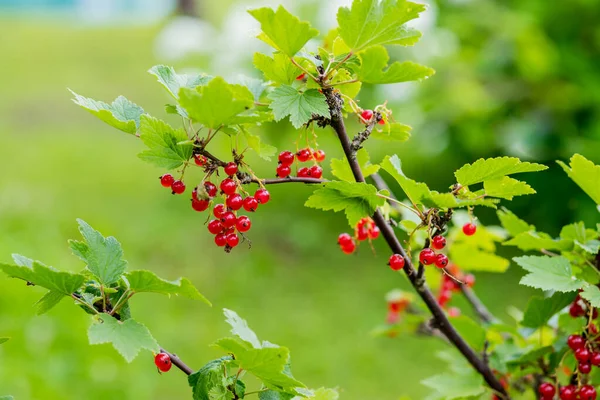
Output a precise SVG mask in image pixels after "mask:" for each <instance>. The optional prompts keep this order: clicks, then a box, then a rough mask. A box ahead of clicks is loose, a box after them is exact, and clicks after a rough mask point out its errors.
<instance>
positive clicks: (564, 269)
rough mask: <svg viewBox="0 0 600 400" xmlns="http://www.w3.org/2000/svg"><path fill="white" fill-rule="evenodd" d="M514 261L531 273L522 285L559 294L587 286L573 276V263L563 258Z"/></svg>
mask: <svg viewBox="0 0 600 400" xmlns="http://www.w3.org/2000/svg"><path fill="white" fill-rule="evenodd" d="M513 260H514V261H515V262H516V263H517V264H519V265H520V266H521V267H522V268H523V269H524V270H526V271H527V272H529V274H527V275H525V276H524V277H523V278H521V282H519V283H520V284H521V285H526V286H531V287H534V288H538V289H542V290H554V291H557V292H572V291H575V290H577V289H581V288H582V287H584V286H585V285H586V283H585V282H584V281H582V280H580V279H577V278H576V277H575V276H574V275H573V271H572V269H571V263H569V260H567V259H566V258H564V257H562V256H561V257H549V256H523V257H515V258H513Z"/></svg>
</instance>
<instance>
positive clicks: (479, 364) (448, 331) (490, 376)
mask: <svg viewBox="0 0 600 400" xmlns="http://www.w3.org/2000/svg"><path fill="white" fill-rule="evenodd" d="M323 94H325V97H326V99H327V103H328V105H329V110H330V113H331V122H330V125H331V127H332V128H333V129H334V131H335V132H336V134H337V136H338V139H339V141H340V144H341V145H342V149H343V150H344V154H345V156H346V158H347V160H348V162H349V163H350V169H351V170H352V174H353V175H354V179H355V180H356V181H357V182H365V178H364V176H363V173H362V170H361V169H360V166H359V165H358V162H357V161H356V158H355V157H354V155H353V153H352V145H351V144H350V140H349V139H348V134H347V132H346V126H345V124H344V120H343V116H342V113H341V105H342V104H341V99H340V98H339V97H338V96H336V94H335V93H334V92H333V90H332V89H331V88H326V89H323ZM372 218H373V220H374V221H375V224H377V227H378V228H379V230H380V231H381V234H382V236H383V237H384V238H385V240H386V242H387V243H388V245H389V247H390V248H391V250H392V251H393V252H394V253H397V254H400V255H402V256H403V257H404V258H405V260H406V264H405V266H404V269H403V271H404V273H405V274H406V276H407V277H408V279H409V281H410V283H411V284H412V285H413V287H414V288H415V289H416V291H417V293H418V294H419V296H420V297H421V299H422V300H423V302H424V303H425V305H426V306H427V308H428V309H429V311H430V312H431V314H432V315H433V318H434V319H435V323H436V327H437V328H438V329H439V330H440V331H441V332H443V333H444V335H445V336H446V337H447V338H448V340H449V341H450V342H451V343H452V344H453V345H454V346H455V347H456V348H457V349H458V350H459V351H460V352H461V353H462V355H463V356H464V357H465V358H466V359H467V361H468V362H469V363H470V364H471V365H472V366H473V368H475V370H477V371H478V372H479V373H480V374H481V375H482V376H483V378H484V379H485V381H486V382H487V384H488V385H489V386H490V387H491V388H492V389H493V390H495V391H496V392H498V393H499V394H500V395H501V396H502V397H504V398H505V399H508V398H509V397H508V394H507V393H506V390H505V389H504V387H503V386H502V384H501V383H500V381H499V380H498V379H497V378H496V376H495V375H494V373H493V372H492V370H491V369H490V368H489V366H488V365H486V363H484V362H483V360H482V359H481V358H480V357H479V356H478V355H477V353H475V351H474V350H473V349H472V348H471V347H470V346H469V345H468V344H467V343H466V342H465V340H464V339H463V338H462V336H460V335H459V333H458V332H457V331H456V329H454V327H453V326H452V324H451V323H450V321H449V320H448V317H447V316H446V314H445V313H444V311H443V310H442V308H441V307H440V306H439V304H438V303H437V300H436V299H435V297H434V296H433V294H432V293H431V291H430V290H429V288H428V287H427V285H426V284H425V282H422V281H418V280H417V273H416V271H415V268H414V266H413V264H412V261H411V258H410V257H409V255H408V254H406V252H405V250H404V248H403V247H402V245H401V244H400V241H399V240H398V238H397V237H396V234H395V233H394V231H393V229H392V227H391V226H390V225H389V224H388V223H387V222H386V220H385V218H384V217H383V215H382V214H381V212H380V211H379V210H377V211H376V212H375V214H374V215H373V217H372Z"/></svg>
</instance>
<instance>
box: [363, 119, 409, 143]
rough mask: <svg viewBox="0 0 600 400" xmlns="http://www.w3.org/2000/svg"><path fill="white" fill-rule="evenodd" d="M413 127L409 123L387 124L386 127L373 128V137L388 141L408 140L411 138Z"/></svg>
mask: <svg viewBox="0 0 600 400" xmlns="http://www.w3.org/2000/svg"><path fill="white" fill-rule="evenodd" d="M411 130H412V128H411V127H410V126H408V125H404V124H399V123H393V124H386V126H385V128H384V129H381V130H379V129H373V131H372V132H371V137H372V138H373V139H377V140H385V141H388V142H406V141H407V140H408V139H410V131H411Z"/></svg>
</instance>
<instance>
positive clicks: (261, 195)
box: [254, 188, 271, 204]
mask: <svg viewBox="0 0 600 400" xmlns="http://www.w3.org/2000/svg"><path fill="white" fill-rule="evenodd" d="M254 198H255V199H256V201H258V202H259V203H260V204H267V203H268V202H269V200H270V199H271V194H270V193H269V191H268V190H267V189H263V188H260V189H258V190H257V191H256V192H255V193H254Z"/></svg>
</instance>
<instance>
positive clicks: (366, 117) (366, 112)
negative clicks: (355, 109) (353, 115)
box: [360, 110, 373, 121]
mask: <svg viewBox="0 0 600 400" xmlns="http://www.w3.org/2000/svg"><path fill="white" fill-rule="evenodd" d="M360 116H361V117H362V119H364V120H365V121H369V120H370V119H371V118H373V110H363V112H362V113H360Z"/></svg>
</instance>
